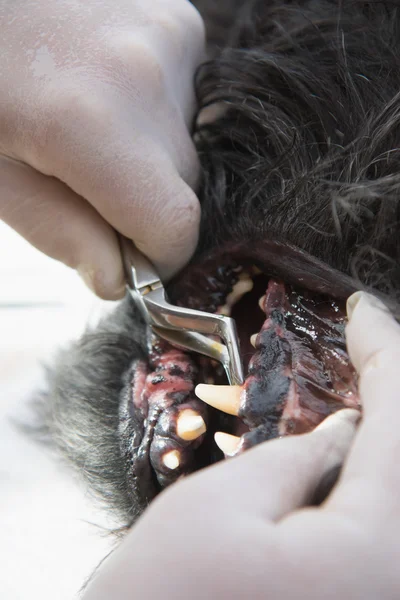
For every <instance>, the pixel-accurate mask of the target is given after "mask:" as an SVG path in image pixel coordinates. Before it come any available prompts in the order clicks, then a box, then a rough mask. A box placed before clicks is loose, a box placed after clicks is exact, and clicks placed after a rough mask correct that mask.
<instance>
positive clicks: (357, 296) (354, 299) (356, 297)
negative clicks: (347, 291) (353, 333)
mask: <svg viewBox="0 0 400 600" xmlns="http://www.w3.org/2000/svg"><path fill="white" fill-rule="evenodd" d="M363 296H365V294H364V292H355V293H354V294H352V295H351V296H349V297H348V298H347V302H346V312H347V318H348V320H349V321H350V319H351V317H352V315H353V312H354V309H355V307H356V306H357V304H358V303H359V302H360V300H361V298H362V297H363Z"/></svg>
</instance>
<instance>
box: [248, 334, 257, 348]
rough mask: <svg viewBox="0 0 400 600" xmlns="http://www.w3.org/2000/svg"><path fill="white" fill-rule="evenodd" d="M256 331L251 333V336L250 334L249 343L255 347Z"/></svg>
mask: <svg viewBox="0 0 400 600" xmlns="http://www.w3.org/2000/svg"><path fill="white" fill-rule="evenodd" d="M257 336H258V333H253V335H252V336H250V344H251V345H252V346H253V347H254V348H255V347H256V339H257Z"/></svg>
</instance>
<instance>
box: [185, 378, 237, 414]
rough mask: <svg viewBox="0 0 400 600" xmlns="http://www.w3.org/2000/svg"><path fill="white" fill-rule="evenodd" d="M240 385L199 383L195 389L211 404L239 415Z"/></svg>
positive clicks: (198, 394) (197, 393)
mask: <svg viewBox="0 0 400 600" xmlns="http://www.w3.org/2000/svg"><path fill="white" fill-rule="evenodd" d="M242 390H243V388H242V386H240V385H206V384H205V383H199V385H198V386H196V389H195V390H194V391H195V393H196V396H198V397H199V398H200V400H203V402H206V403H207V404H209V405H210V406H213V407H214V408H217V409H218V410H222V411H223V412H226V413H228V415H236V416H237V415H238V414H239V408H240V396H241V394H242Z"/></svg>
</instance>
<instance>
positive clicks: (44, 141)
mask: <svg viewBox="0 0 400 600" xmlns="http://www.w3.org/2000/svg"><path fill="white" fill-rule="evenodd" d="M0 28H1V31H2V36H1V40H0V53H1V61H0V185H1V190H2V194H1V198H0V218H2V219H3V220H4V221H5V222H6V223H8V224H9V225H10V226H11V227H13V228H14V229H15V230H16V231H18V232H19V233H20V234H21V235H22V236H24V237H25V238H26V239H27V240H28V241H29V242H31V243H32V244H33V245H34V246H36V247H37V248H39V249H40V250H42V251H43V252H45V253H46V254H48V255H49V256H52V257H53V258H56V259H58V260H61V261H62V262H64V263H66V264H67V265H69V266H71V267H73V268H75V269H77V270H78V271H79V272H80V273H81V275H82V276H83V278H84V279H85V280H86V282H87V283H88V284H89V285H90V287H92V289H93V290H94V291H95V292H96V293H97V294H98V295H100V296H102V297H105V298H109V299H112V298H117V297H121V296H122V295H123V293H124V277H123V269H122V263H121V257H120V251H119V245H118V238H117V235H116V232H115V230H117V231H118V232H120V233H122V234H123V235H124V236H126V237H128V238H131V239H133V240H134V242H135V244H136V245H137V247H138V248H139V249H140V250H142V251H143V252H144V253H145V254H146V255H147V256H148V257H149V258H150V259H151V260H152V261H153V262H154V263H155V265H156V266H157V267H158V269H159V271H160V273H161V275H162V276H163V277H164V278H165V277H169V276H170V275H171V274H173V273H174V272H175V271H177V270H178V269H179V268H180V267H181V266H183V265H184V263H185V262H186V261H187V260H188V259H189V258H190V255H191V253H192V252H193V250H194V248H195V246H196V243H197V235H198V224H199V218H200V207H199V202H198V200H197V197H196V195H195V193H194V192H193V189H195V188H196V184H197V180H198V176H199V164H198V158H197V154H196V151H195V148H194V146H193V143H192V140H191V137H190V131H189V128H190V124H191V119H192V117H193V114H194V109H195V100H194V90H193V77H194V73H195V70H196V68H197V66H198V65H199V63H200V62H201V61H202V59H203V58H204V55H203V53H204V28H203V23H202V20H201V17H200V15H199V14H198V13H197V11H196V10H195V9H194V8H193V6H192V5H191V3H190V2H189V1H188V0H152V1H151V2H150V1H149V0H29V1H28V0H14V1H13V2H2V3H1V4H0Z"/></svg>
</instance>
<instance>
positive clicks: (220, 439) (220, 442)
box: [214, 431, 240, 456]
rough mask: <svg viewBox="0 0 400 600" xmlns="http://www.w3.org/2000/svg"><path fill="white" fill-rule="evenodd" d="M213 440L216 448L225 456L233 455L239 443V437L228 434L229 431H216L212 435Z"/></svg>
mask: <svg viewBox="0 0 400 600" xmlns="http://www.w3.org/2000/svg"><path fill="white" fill-rule="evenodd" d="M214 440H215V443H216V444H217V446H218V448H219V449H220V450H222V452H223V453H224V454H225V455H226V456H233V454H235V452H236V450H237V449H238V447H239V444H240V437H237V436H236V435H230V434H229V433H223V432H222V431H217V433H216V434H215V435H214Z"/></svg>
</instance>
